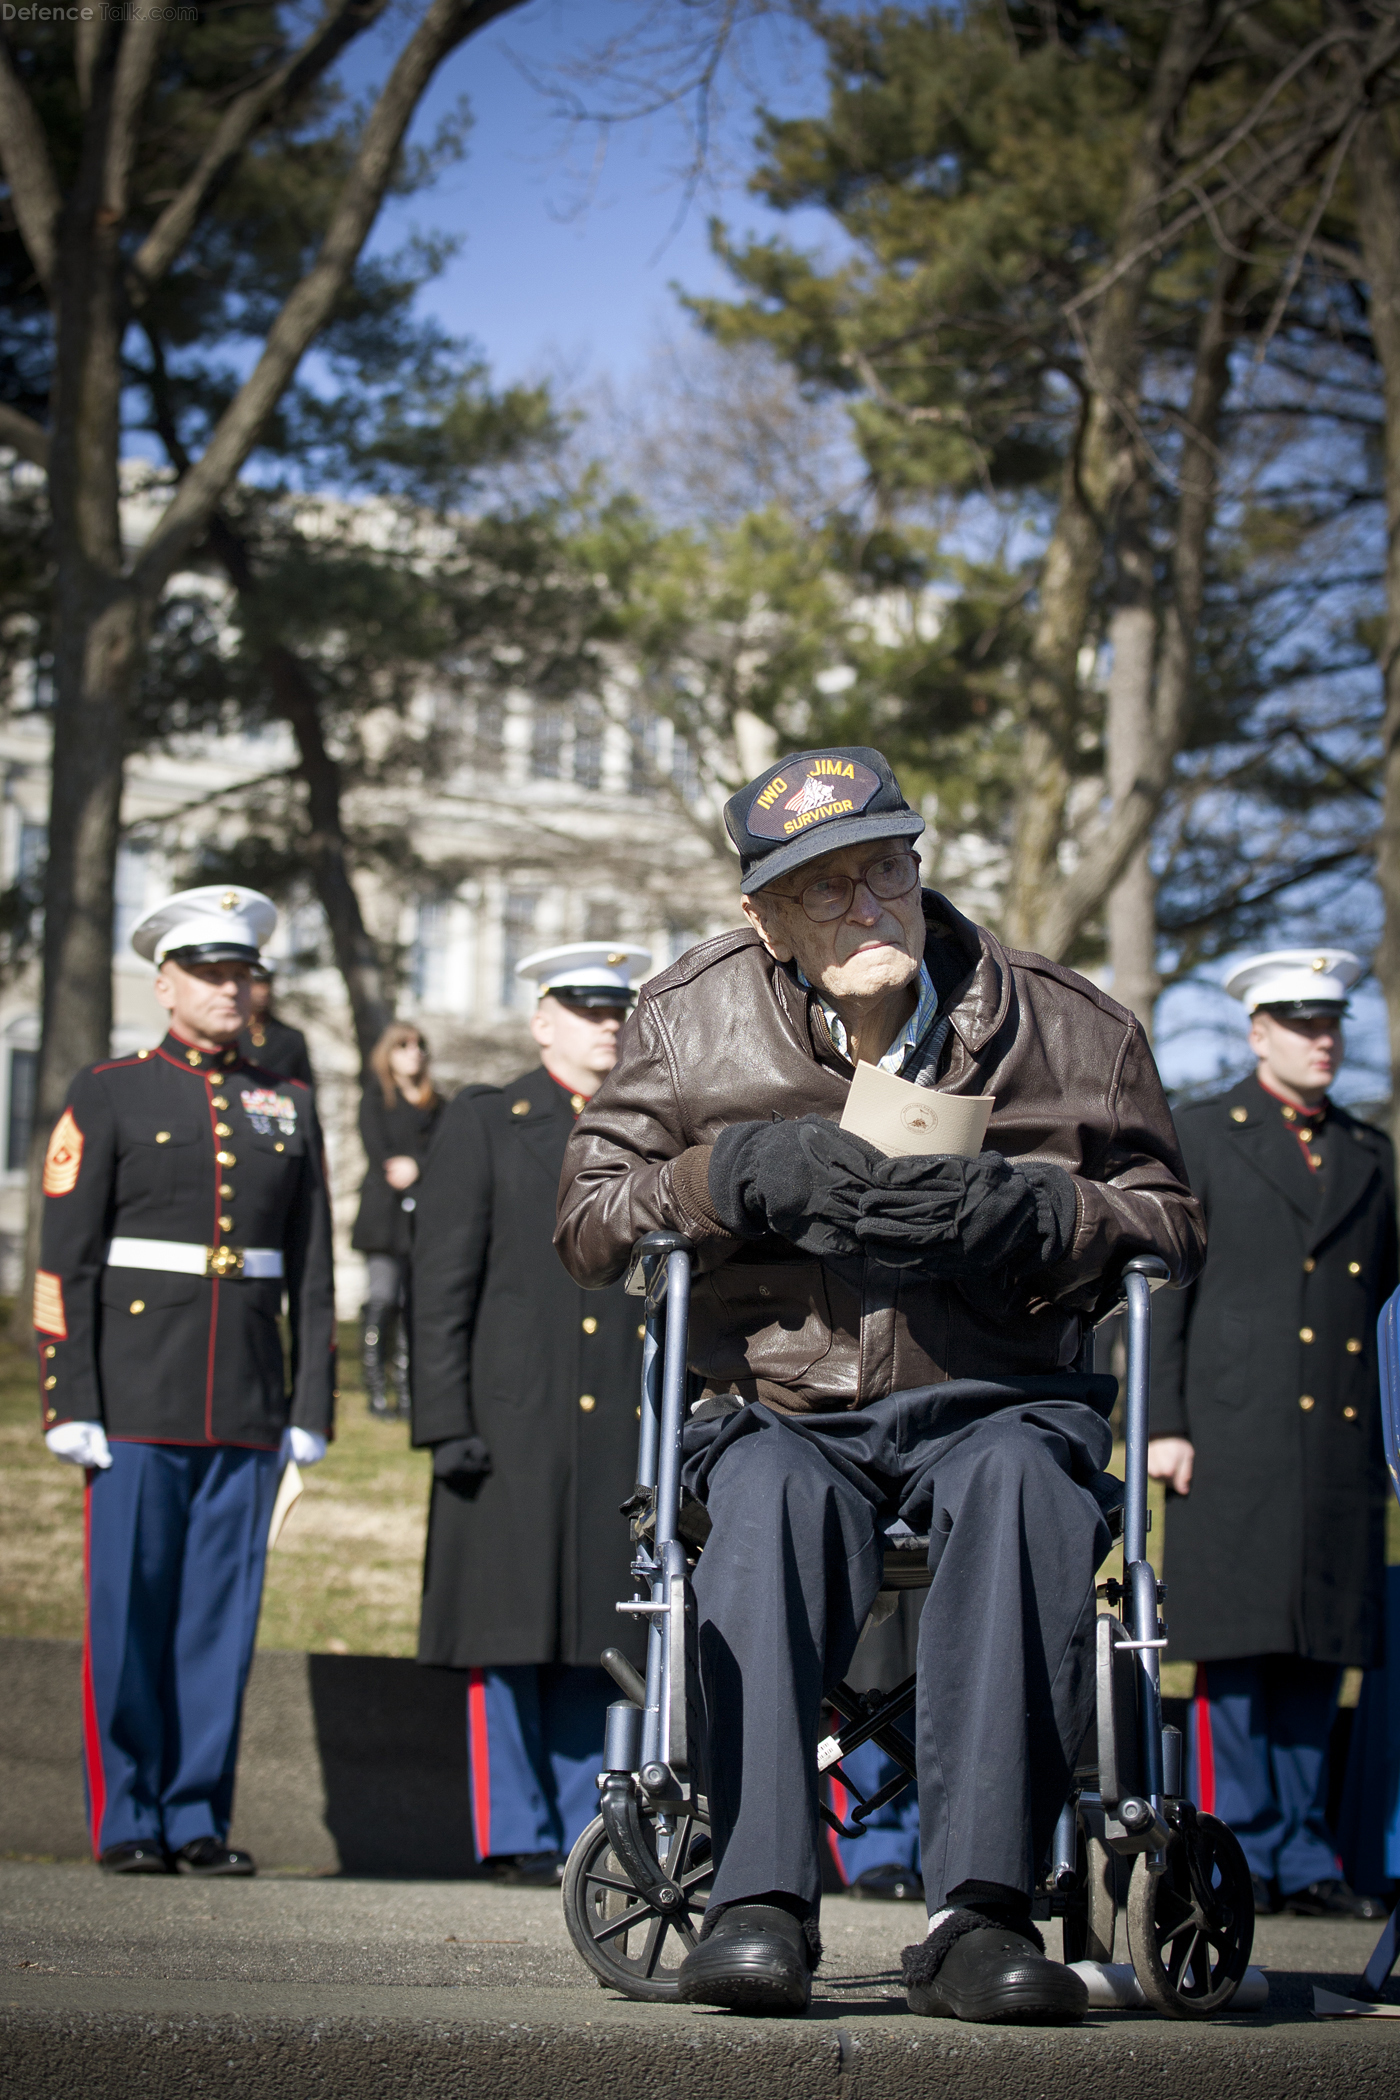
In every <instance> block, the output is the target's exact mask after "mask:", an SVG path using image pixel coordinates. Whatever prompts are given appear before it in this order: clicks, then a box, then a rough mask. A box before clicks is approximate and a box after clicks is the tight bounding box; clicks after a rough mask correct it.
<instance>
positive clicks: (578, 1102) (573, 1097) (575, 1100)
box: [569, 1094, 588, 1116]
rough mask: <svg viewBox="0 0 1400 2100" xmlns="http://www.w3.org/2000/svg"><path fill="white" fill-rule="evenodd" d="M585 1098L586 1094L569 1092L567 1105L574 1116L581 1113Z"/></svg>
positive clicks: (586, 1097)
mask: <svg viewBox="0 0 1400 2100" xmlns="http://www.w3.org/2000/svg"><path fill="white" fill-rule="evenodd" d="M587 1099H588V1096H587V1095H586V1094H570V1096H569V1106H570V1108H571V1109H572V1110H573V1112H574V1114H575V1115H576V1116H577V1115H581V1114H582V1112H583V1104H584V1102H585V1101H586V1100H587Z"/></svg>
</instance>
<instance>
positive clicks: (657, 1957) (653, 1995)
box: [563, 1812, 714, 2002]
mask: <svg viewBox="0 0 1400 2100" xmlns="http://www.w3.org/2000/svg"><path fill="white" fill-rule="evenodd" d="M644 1821H645V1822H646V1825H647V1829H648V1833H649V1835H650V1837H651V1839H652V1842H653V1844H654V1845H655V1846H656V1848H657V1858H658V1861H659V1863H660V1865H661V1866H662V1867H663V1868H664V1869H665V1871H666V1873H667V1874H668V1875H669V1876H670V1878H671V1879H672V1880H673V1881H674V1882H675V1883H676V1884H677V1886H678V1887H680V1888H681V1889H683V1890H684V1892H685V1902H686V1907H685V1915H684V1916H683V1917H677V1916H675V1915H673V1914H672V1913H670V1912H662V1911H660V1910H657V1909H655V1908H654V1907H653V1906H652V1905H651V1904H650V1903H648V1901H647V1899H646V1898H645V1897H644V1896H639V1895H638V1893H637V1891H636V1888H635V1887H634V1886H633V1884H632V1882H631V1880H630V1879H629V1878H628V1874H627V1870H626V1868H625V1867H624V1866H623V1865H622V1863H621V1861H620V1860H619V1859H618V1857H617V1855H616V1854H615V1852H614V1851H613V1849H612V1841H611V1839H610V1838H609V1836H608V1833H607V1829H606V1827H605V1825H604V1823H603V1819H602V1817H601V1816H597V1817H595V1819H594V1820H593V1822H591V1823H590V1824H589V1826H588V1828H587V1830H585V1831H584V1833H583V1835H582V1836H581V1837H580V1838H579V1840H578V1843H577V1844H576V1845H575V1846H574V1849H573V1851H572V1852H571V1853H570V1854H569V1863H568V1865H567V1867H566V1868H565V1869H564V1889H563V1895H564V1922H565V1924H566V1925H567V1926H568V1928H569V1937H570V1939H571V1940H572V1941H573V1943H574V1945H575V1946H576V1947H577V1949H578V1951H579V1953H580V1954H581V1955H582V1956H583V1958H584V1960H585V1961H586V1962H587V1964H588V1966H589V1968H590V1969H591V1970H592V1971H593V1973H594V1975H595V1976H596V1977H597V1978H598V1981H599V1982H600V1983H602V1984H605V1985H606V1986H607V1987H608V1988H609V1989H610V1990H615V1991H621V1992H622V1994H623V1996H624V1997H627V1998H643V1999H649V2000H652V2001H653V2002H657V2001H666V2000H674V1998H675V1995H676V1972H677V1970H678V1969H679V1968H680V1965H681V1963H682V1961H683V1960H684V1959H685V1957H686V1955H687V1954H688V1953H689V1952H690V1950H691V1948H692V1947H693V1946H694V1945H695V1943H696V1937H697V1930H698V1927H699V1923H700V1919H701V1918H702V1917H703V1915H704V1911H705V1903H706V1900H707V1898H708V1896H709V1891H710V1884H711V1882H712V1880H713V1879H714V1864H713V1861H712V1860H711V1857H710V1826H709V1823H708V1821H707V1820H706V1818H705V1816H704V1814H703V1812H700V1813H696V1814H691V1815H678V1816H675V1817H673V1818H672V1827H671V1831H670V1834H669V1836H665V1835H661V1836H659V1835H658V1832H657V1828H656V1821H657V1819H656V1817H655V1816H654V1815H650V1814H649V1815H646V1816H645V1817H644Z"/></svg>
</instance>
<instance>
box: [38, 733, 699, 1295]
mask: <svg viewBox="0 0 1400 2100" xmlns="http://www.w3.org/2000/svg"><path fill="white" fill-rule="evenodd" d="M22 697H23V696H21V698H22ZM32 698H33V696H32V695H31V696H30V699H31V702H32ZM476 728H477V734H476V735H474V736H473V737H471V738H468V739H466V740H465V744H466V748H468V749H470V750H471V752H472V753H473V757H472V758H471V760H470V761H469V762H463V763H462V764H461V765H460V766H459V767H458V768H457V769H456V771H455V772H454V773H453V774H452V776H451V777H449V778H445V779H443V780H441V781H440V782H436V783H434V784H433V785H432V787H431V788H430V789H426V790H417V791H409V790H395V791H393V792H392V793H391V794H389V795H388V796H381V797H380V798H379V799H378V801H377V802H376V804H375V806H374V807H373V809H372V810H369V811H366V810H365V809H363V808H361V809H360V810H358V811H357V812H356V814H357V815H358V816H359V817H360V818H361V819H365V818H366V817H368V818H369V819H371V820H372V822H373V824H374V827H375V828H376V830H377V831H379V832H380V833H381V834H383V833H384V832H385V831H386V830H387V831H389V832H390V833H393V832H394V831H395V830H396V829H398V831H399V832H400V833H401V835H402V836H403V837H404V839H405V840H407V841H409V842H411V846H412V856H411V858H412V865H413V867H414V869H415V873H414V875H413V877H412V878H411V886H410V887H405V885H404V884H401V883H400V884H392V883H390V882H388V881H385V880H376V881H374V882H362V883H361V886H360V894H361V904H362V909H363V910H364V912H365V916H366V918H367V920H368V922H369V923H370V925H371V926H372V928H373V930H374V932H375V933H376V935H378V937H379V938H380V939H381V940H382V941H384V942H385V943H386V945H387V947H388V948H389V949H390V950H391V951H392V952H393V953H395V954H397V955H398V957H399V958H400V959H401V962H402V965H403V969H402V982H403V996H402V997H401V999H400V1001H399V1005H398V1012H399V1014H400V1016H402V1017H405V1018H409V1019H412V1020H414V1021H416V1022H418V1023H420V1024H421V1026H422V1027H423V1029H424V1031H425V1033H426V1035H427V1037H428V1040H429V1043H430V1045H431V1048H432V1051H433V1057H434V1068H435V1072H436V1075H437V1077H438V1078H439V1081H440V1083H441V1084H442V1085H443V1088H444V1091H451V1090H453V1089H455V1088H456V1087H457V1086H459V1085H461V1084H462V1083H463V1082H464V1081H467V1080H483V1079H484V1080H489V1081H503V1080H505V1079H507V1078H509V1077H510V1076H511V1075H512V1074H513V1073H514V1072H517V1071H519V1070H521V1069H523V1068H524V1067H525V1066H526V1065H527V1064H530V1063H533V1061H534V1057H535V1054H536V1053H535V1050H534V1046H533V1044H532V1043H531V1042H530V1040H529V1037H528V1035H527V1033H526V1028H525V1018H526V1013H527V1010H528V1001H527V999H526V997H525V988H524V987H522V986H521V985H520V984H519V983H518V982H517V980H516V979H515V976H514V968H515V964H516V962H517V961H518V960H519V959H520V958H521V956H523V955H524V954H526V953H528V952H529V950H530V949H532V948H538V947H543V946H546V945H548V944H552V943H554V942H557V941H567V940H583V939H590V938H592V939H608V938H613V937H616V938H626V939H629V940H636V941H640V942H642V943H643V944H644V945H646V946H648V947H649V948H650V949H651V951H652V954H653V957H654V963H653V967H654V968H661V967H663V966H664V965H665V964H666V963H668V962H669V961H671V960H672V959H673V958H674V957H675V956H676V955H677V954H679V953H681V951H682V950H683V949H685V948H687V947H689V946H690V945H691V944H692V943H693V942H694V941H696V940H698V939H701V938H703V937H704V936H705V935H706V934H709V933H712V932H717V931H720V930H722V929H723V928H724V927H725V926H728V925H732V924H734V923H735V922H736V920H737V916H738V913H737V893H736V881H735V878H736V874H737V864H736V862H735V861H734V859H733V858H732V856H731V855H730V854H729V853H728V852H726V851H724V850H723V849H722V848H719V847H717V845H716V843H715V840H716V835H717V821H718V810H717V808H716V807H715V806H714V805H713V803H712V801H710V799H709V798H707V797H706V795H705V794H704V792H703V790H702V788H701V786H700V783H699V781H698V779H696V777H695V775H694V768H693V763H692V759H691V755H690V753H689V751H688V749H687V748H686V746H685V745H684V743H683V742H682V740H681V739H679V738H677V737H675V736H674V734H673V732H672V728H671V725H670V723H669V722H667V721H666V720H664V719H663V718H661V717H639V716H637V715H636V714H635V713H634V714H632V715H631V716H630V717H620V718H619V719H616V720H614V719H612V718H611V717H610V716H608V715H605V714H604V712H603V711H602V710H601V709H597V708H592V707H589V706H587V705H584V706H582V707H579V708H575V709H564V708H558V707H552V706H551V707H540V708H536V707H534V706H533V705H532V704H531V702H530V700H529V698H528V696H525V695H520V696H518V697H516V698H514V699H512V700H511V701H509V702H508V703H507V704H506V705H505V707H504V708H503V709H497V710H495V712H494V716H493V719H492V720H491V721H490V722H485V721H483V722H481V723H478V724H477V725H476ZM50 735H51V721H50V717H49V715H48V714H47V712H46V711H45V710H44V708H43V707H42V706H39V705H33V704H30V705H28V706H25V705H23V704H21V705H17V706H12V708H11V709H10V710H9V711H8V712H7V713H6V714H5V715H4V716H3V717H0V768H2V769H3V782H4V788H3V802H2V803H0V888H4V887H8V886H10V885H12V884H14V883H16V882H17V881H19V880H20V879H21V878H33V876H34V875H35V874H36V872H37V870H38V869H39V868H40V867H41V865H42V861H43V857H44V852H45V843H46V836H47V833H46V824H47V817H48V787H49V783H48V762H49V747H50ZM483 754H485V755H483ZM294 765H295V754H294V751H293V748H292V744H291V739H290V735H289V733H288V732H286V731H284V730H282V729H281V728H280V727H279V728H274V729H271V730H268V731H264V732H260V733H258V734H255V735H249V736H233V737H222V738H211V739H206V740H198V741H196V740H187V741H185V742H184V743H183V744H182V745H180V746H179V747H176V748H172V749H168V750H163V751H157V752H154V753H151V754H149V755H146V756H142V757H139V758H137V759H135V760H133V762H132V763H131V765H130V768H129V771H128V778H127V786H126V795H125V801H124V804H123V826H124V843H123V845H122V849H121V854H120V858H119V862H118V868H117V904H116V914H115V924H114V927H113V978H114V1025H113V1034H112V1048H113V1051H114V1052H117V1053H122V1052H126V1051H129V1050H133V1049H136V1048H139V1047H141V1046H142V1045H144V1044H147V1043H152V1042H155V1041H157V1040H158V1039H159V1037H160V1035H161V1034H162V1033H163V1029H164V1015H163V1013H162V1011H161V1009H160V1008H159V1007H158V1005H157V1004H156V1001H155V999H154V997H153V996H152V992H151V980H152V977H153V974H154V973H153V971H152V970H151V968H150V966H149V965H148V964H146V963H144V962H142V961H141V960H140V958H139V957H138V956H136V955H135V954H134V953H133V952H132V949H131V946H130V935H131V930H132V928H133V927H134V926H135V925H136V923H137V921H138V920H139V919H140V918H141V917H142V916H143V915H144V913H145V912H146V911H148V910H149V909H150V908H151V906H152V905H154V904H155V903H156V902H157V901H158V900H159V898H160V897H161V896H162V895H163V894H164V893H166V892H167V891H168V890H169V889H171V888H174V887H177V886H178V884H179V882H180V881H181V880H182V879H183V877H184V875H185V872H186V870H187V869H188V867H189V864H190V861H191V858H192V857H193V855H194V854H195V853H196V852H197V851H198V849H199V846H200V845H201V843H202V842H204V841H207V840H211V839H218V840H221V841H223V842H224V843H228V842H229V841H231V840H232V839H233V838H236V837H237V836H238V834H239V831H240V828H241V826H242V824H243V823H244V822H245V821H246V820H245V819H244V817H243V816H242V814H241V812H243V811H245V810H247V809H248V808H249V807H250V806H255V805H256V799H257V798H258V797H259V796H260V795H261V794H264V793H267V794H272V793H275V792H282V793H285V792H286V783H287V782H288V780H289V778H290V776H291V775H292V772H293V769H294ZM273 783H277V784H278V786H277V787H276V788H274V786H273V785H272V784H273ZM425 868H426V869H427V870H428V871H429V872H428V874H427V875H425V874H424V872H423V871H424V869H425ZM435 869H437V870H440V871H441V873H440V876H435V875H434V874H433V873H432V871H433V870H435ZM270 952H271V953H272V955H273V956H274V957H276V958H277V959H278V960H279V962H280V965H281V967H280V969H279V974H278V987H279V989H278V998H277V1005H278V1010H279V1011H280V1012H281V1013H282V1014H283V1016H284V1017H285V1018H286V1019H287V1020H289V1021H291V1022H293V1023H295V1024H296V1025H298V1026H300V1027H303V1028H305V1030H306V1032H307V1035H308V1038H309V1041H310V1047H311V1054H312V1059H313V1063H314V1065H315V1069H316V1074H317V1080H318V1088H319V1102H320V1107H321V1113H322V1118H323V1122H324V1125H325V1129H326V1135H327V1141H328V1147H329V1152H330V1160H331V1176H332V1192H333V1198H334V1203H335V1213H336V1227H337V1245H338V1296H339V1301H340V1307H341V1312H342V1315H343V1316H344V1317H350V1316H351V1315H353V1313H354V1312H355V1311H356V1310H357V1309H358V1307H359V1304H360V1302H361V1296H362V1284H363V1273H362V1265H361V1261H360V1257H359V1256H357V1255H354V1254H352V1253H351V1251H350V1247H349V1235H350V1228H351V1226H352V1224H353V1222H354V1217H355V1210H356V1205H357V1202H358V1195H359V1186H360V1180H361V1176H362V1174H363V1171H364V1162H363V1156H362V1154H361V1152H360V1147H359V1140H358V1136H357V1131H356V1119H357V1113H358V1103H359V1084H358V1057H357V1054H356V1049H355V1043H354V1035H353V1030H352V1028H351V1025H350V1014H349V1005H348V1001H347V999H346V997H345V992H344V986H343V983H342V981H341V979H340V976H339V974H338V972H337V971H336V970H335V969H334V967H333V965H332V962H331V956H330V946H329V941H328V939H327V935H326V928H325V924H324V920H323V919H322V915H321V912H320V909H319V907H318V906H317V905H315V904H314V902H312V901H311V900H310V898H309V896H308V899H307V901H306V903H305V904H304V905H302V906H300V907H294V908H293V909H292V910H291V911H290V912H287V913H284V915H283V917H282V920H281V922H280V924H279V926H278V929H277V933H276V936H275V938H274V940H273V943H272V947H271V951H270ZM38 1040H39V976H38V969H37V965H30V966H28V967H26V968H24V969H22V970H21V971H19V972H18V973H17V974H15V975H13V976H12V977H11V978H10V980H9V981H8V982H5V983H4V984H3V985H0V1143H2V1144H3V1151H0V1289H3V1290H5V1291H9V1292H12V1291H14V1290H15V1288H16V1287H17V1285H18V1281H19V1268H20V1250H21V1247H22V1244H23V1232H24V1201H25V1180H26V1165H27V1153H28V1143H29V1131H30V1126H31V1121H32V1112H33V1092H34V1074H35V1062H36V1054H37V1050H38Z"/></svg>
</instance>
